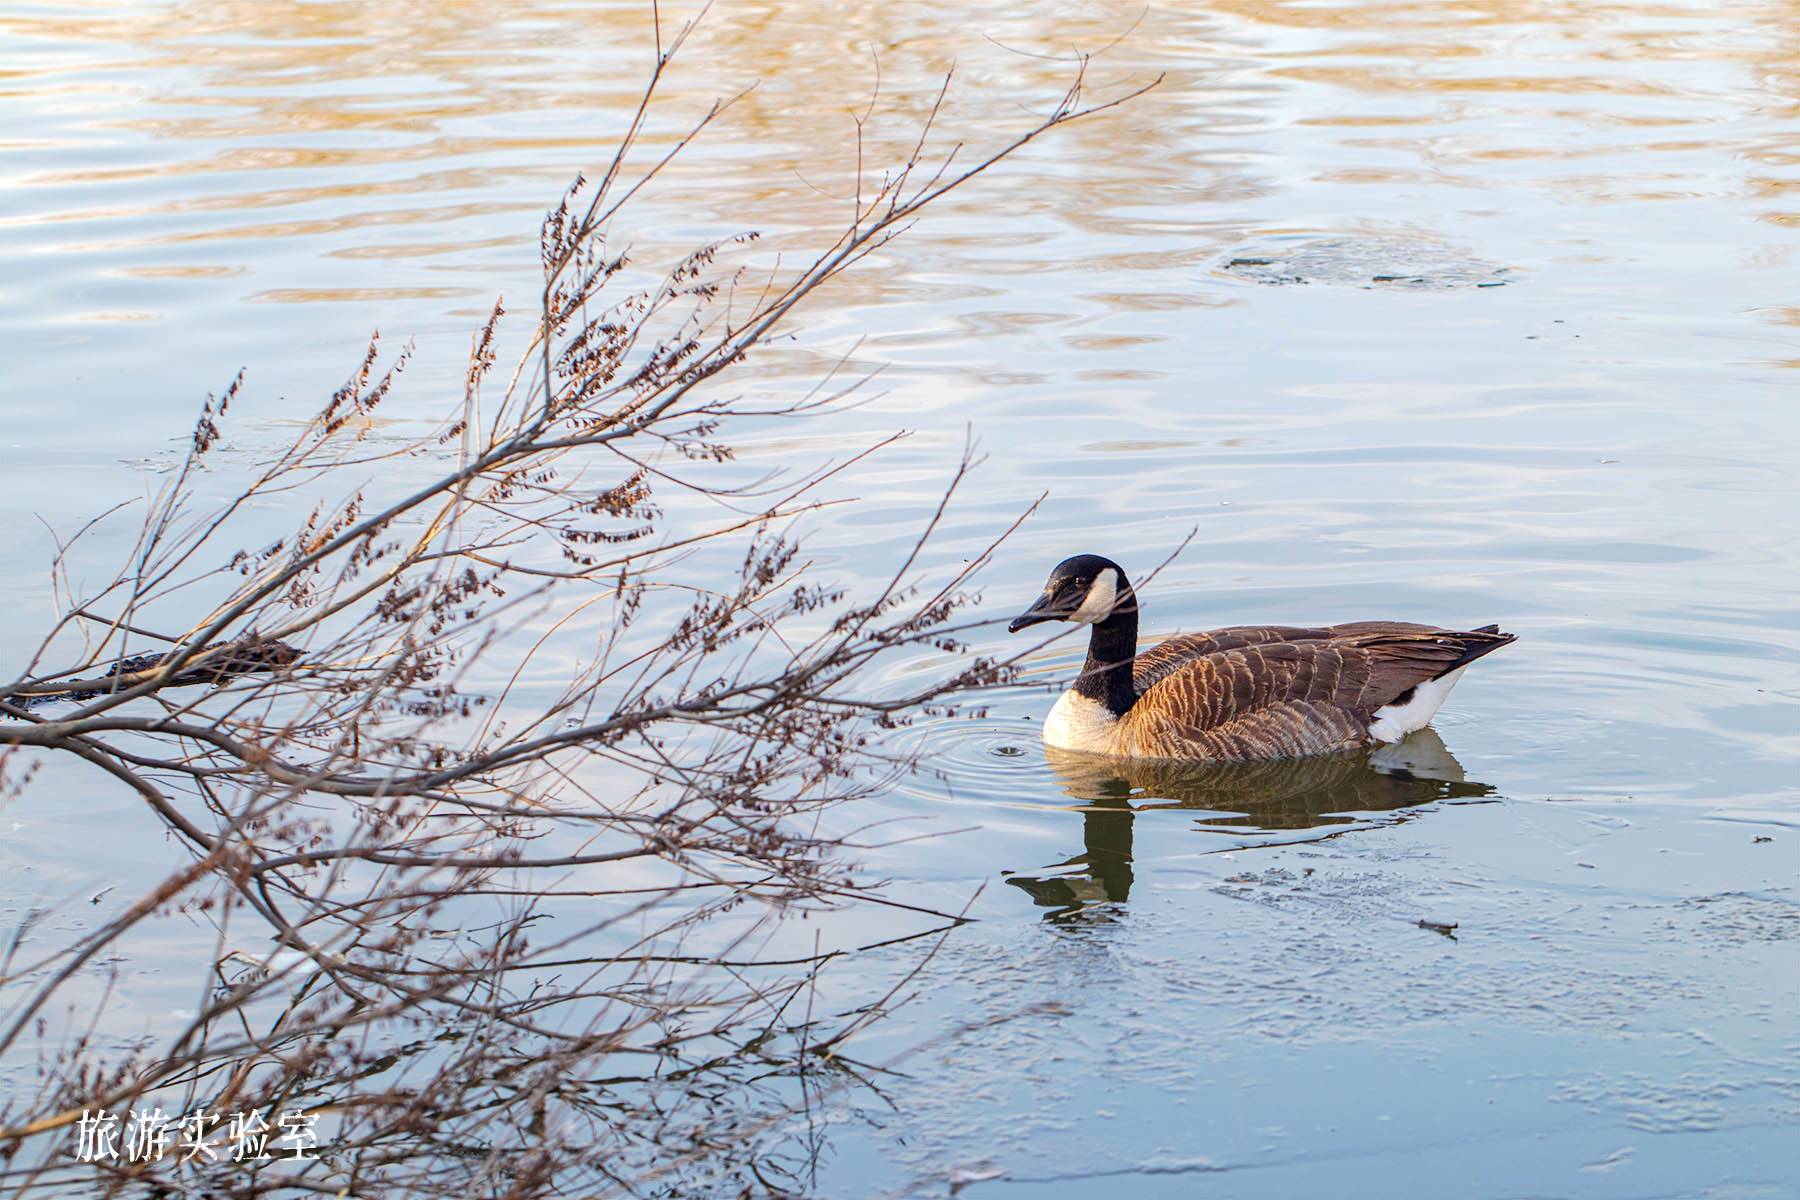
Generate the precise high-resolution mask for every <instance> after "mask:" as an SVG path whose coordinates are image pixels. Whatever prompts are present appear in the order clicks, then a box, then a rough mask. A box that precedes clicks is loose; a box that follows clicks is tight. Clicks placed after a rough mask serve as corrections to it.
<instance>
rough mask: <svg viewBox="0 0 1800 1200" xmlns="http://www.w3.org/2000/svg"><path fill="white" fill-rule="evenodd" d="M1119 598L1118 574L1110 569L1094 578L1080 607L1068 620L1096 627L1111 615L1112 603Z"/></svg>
mask: <svg viewBox="0 0 1800 1200" xmlns="http://www.w3.org/2000/svg"><path fill="white" fill-rule="evenodd" d="M1118 598H1119V573H1118V572H1117V571H1115V570H1113V569H1112V568H1111V567H1108V568H1106V570H1104V571H1102V572H1100V574H1098V575H1096V576H1095V577H1094V582H1093V583H1090V584H1089V585H1088V594H1087V596H1086V598H1085V599H1083V600H1082V602H1081V607H1080V608H1078V609H1076V610H1075V611H1074V612H1072V613H1070V614H1069V620H1071V621H1074V622H1076V623H1077V624H1080V625H1098V624H1099V623H1100V622H1102V621H1104V620H1106V618H1108V617H1110V616H1111V615H1112V610H1113V602H1114V601H1115V600H1117V599H1118Z"/></svg>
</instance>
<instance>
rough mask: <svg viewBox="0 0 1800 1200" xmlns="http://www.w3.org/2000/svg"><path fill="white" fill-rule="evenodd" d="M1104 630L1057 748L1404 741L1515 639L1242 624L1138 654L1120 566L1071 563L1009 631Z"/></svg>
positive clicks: (1273, 749)
mask: <svg viewBox="0 0 1800 1200" xmlns="http://www.w3.org/2000/svg"><path fill="white" fill-rule="evenodd" d="M1042 621H1074V622H1076V623H1078V624H1082V625H1088V626H1091V627H1092V633H1091V634H1090V636H1089V639H1088V654H1087V663H1086V665H1085V666H1083V668H1082V671H1081V675H1080V676H1079V677H1078V678H1077V679H1076V680H1075V683H1074V686H1072V687H1071V688H1070V689H1069V690H1068V691H1066V692H1064V693H1063V694H1062V697H1061V698H1060V699H1059V700H1057V702H1056V706H1055V707H1054V708H1052V709H1051V710H1050V715H1049V716H1048V717H1046V718H1044V742H1045V743H1046V744H1047V745H1050V746H1054V747H1057V748H1059V749H1063V750H1076V751H1081V752H1083V753H1088V754H1104V755H1110V756H1112V757H1115V758H1161V759H1186V760H1191V761H1200V762H1257V761H1263V760H1268V759H1277V758H1298V757H1301V756H1303V755H1311V754H1327V753H1330V752H1332V751H1335V750H1348V749H1353V748H1355V747H1358V746H1369V745H1374V744H1375V743H1378V742H1396V741H1399V740H1400V739H1401V738H1403V737H1405V736H1406V735H1407V734H1409V733H1412V732H1413V731H1414V730H1417V729H1423V728H1424V727H1425V724H1426V723H1427V722H1428V721H1430V720H1431V717H1432V714H1434V713H1436V712H1437V710H1438V706H1439V705H1441V704H1442V703H1443V702H1444V697H1445V696H1447V695H1449V694H1450V689H1451V688H1452V687H1454V686H1455V684H1456V681H1457V679H1458V677H1460V676H1461V675H1462V673H1463V668H1464V667H1466V666H1467V665H1468V664H1469V663H1471V662H1474V661H1475V660H1476V659H1478V658H1480V657H1481V656H1482V655H1484V654H1486V653H1488V652H1489V651H1492V650H1498V649H1499V648H1500V647H1502V646H1504V645H1506V644H1507V643H1509V642H1511V641H1513V640H1514V638H1513V635H1512V634H1510V633H1501V632H1500V629H1499V627H1498V626H1495V625H1487V626H1484V627H1482V628H1481V629H1476V630H1471V631H1468V632H1459V631H1457V630H1452V629H1437V628H1434V627H1433V626H1430V625H1412V624H1408V623H1406V622H1403V621H1354V622H1351V623H1350V624H1347V625H1326V626H1321V627H1319V628H1316V629H1307V628H1301V627H1298V626H1291V625H1239V626H1233V627H1231V628H1229V629H1215V630H1213V631H1212V632H1210V633H1190V634H1182V635H1180V636H1177V637H1172V638H1169V639H1168V640H1167V641H1164V642H1159V643H1158V644H1157V645H1155V646H1152V647H1151V648H1150V649H1148V650H1146V651H1145V652H1144V653H1142V654H1139V653H1138V652H1137V628H1138V605H1137V596H1136V595H1135V594H1134V593H1133V592H1132V590H1131V584H1130V582H1129V581H1128V580H1127V579H1126V578H1125V572H1124V571H1123V570H1122V569H1121V568H1120V566H1119V564H1118V563H1115V562H1113V561H1112V560H1111V559H1108V558H1102V557H1100V556H1099V555H1097V554H1078V555H1076V556H1075V557H1074V558H1068V559H1064V560H1063V561H1062V562H1060V563H1058V564H1057V565H1056V569H1055V570H1054V571H1051V572H1050V579H1049V582H1047V583H1045V584H1044V594H1043V595H1042V596H1039V597H1038V599H1037V602H1036V603H1035V604H1033V605H1032V606H1031V607H1030V608H1029V609H1028V610H1026V611H1025V612H1024V613H1021V614H1020V615H1019V616H1017V617H1014V618H1013V620H1012V623H1011V624H1010V625H1008V626H1007V629H1008V631H1009V632H1011V633H1017V632H1018V631H1019V630H1021V629H1024V628H1025V627H1026V626H1028V625H1036V624H1038V623H1039V622H1042Z"/></svg>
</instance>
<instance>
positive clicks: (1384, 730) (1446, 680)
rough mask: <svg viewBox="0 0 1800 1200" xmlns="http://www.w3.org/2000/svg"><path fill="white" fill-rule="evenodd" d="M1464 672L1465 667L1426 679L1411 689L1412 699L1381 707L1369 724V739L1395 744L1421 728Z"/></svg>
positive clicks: (1432, 715)
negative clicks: (1403, 702)
mask: <svg viewBox="0 0 1800 1200" xmlns="http://www.w3.org/2000/svg"><path fill="white" fill-rule="evenodd" d="M1466 670H1468V668H1467V667H1458V668H1456V670H1454V671H1451V672H1449V673H1448V674H1444V675H1439V676H1438V677H1437V678H1436V679H1428V680H1426V681H1425V682H1424V683H1421V684H1420V685H1419V686H1418V687H1416V688H1414V689H1413V694H1412V698H1411V699H1409V700H1408V701H1407V702H1406V703H1405V704H1384V705H1382V706H1381V707H1380V708H1378V709H1376V710H1375V719H1374V720H1373V721H1370V722H1369V736H1370V737H1372V738H1374V739H1375V740H1376V741H1378V742H1397V741H1399V740H1400V739H1401V738H1403V737H1405V736H1406V735H1407V734H1409V733H1414V732H1416V731H1418V730H1420V729H1423V728H1425V726H1427V725H1429V724H1430V723H1431V718H1432V717H1434V716H1436V715H1437V710H1438V709H1440V708H1442V707H1443V705H1444V698H1445V697H1446V696H1448V695H1449V694H1450V689H1451V688H1453V687H1455V686H1456V681H1457V680H1458V679H1461V678H1462V673H1463V672H1464V671H1466Z"/></svg>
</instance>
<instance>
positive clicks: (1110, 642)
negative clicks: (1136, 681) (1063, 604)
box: [1074, 591, 1138, 717]
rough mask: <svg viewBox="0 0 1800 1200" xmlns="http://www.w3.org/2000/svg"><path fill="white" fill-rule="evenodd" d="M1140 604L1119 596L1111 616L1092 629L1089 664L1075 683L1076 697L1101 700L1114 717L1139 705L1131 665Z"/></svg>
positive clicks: (1135, 652) (1089, 642)
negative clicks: (1138, 605) (1133, 684)
mask: <svg viewBox="0 0 1800 1200" xmlns="http://www.w3.org/2000/svg"><path fill="white" fill-rule="evenodd" d="M1137 628H1138V616H1137V601H1136V598H1135V597H1134V596H1132V594H1131V593H1130V592H1129V591H1127V592H1126V593H1125V594H1124V595H1122V596H1120V597H1119V600H1118V603H1117V604H1116V606H1115V607H1114V609H1113V612H1112V615H1111V616H1109V617H1107V618H1106V620H1104V621H1101V622H1100V623H1099V624H1097V625H1095V626H1094V627H1093V633H1092V634H1090V635H1089V637H1088V653H1087V663H1086V664H1085V665H1084V666H1083V667H1082V668H1081V677H1080V678H1079V679H1077V680H1076V681H1075V687H1074V691H1075V694H1076V695H1079V696H1086V697H1087V698H1088V699H1089V700H1098V701H1099V702H1100V703H1102V704H1104V705H1106V707H1107V709H1108V711H1110V712H1111V713H1112V715H1113V716H1115V717H1122V716H1124V715H1125V714H1126V712H1128V711H1129V710H1130V708H1131V706H1132V705H1133V704H1136V703H1137V689H1136V688H1135V687H1134V686H1132V682H1131V662H1132V660H1133V659H1134V658H1136V657H1137Z"/></svg>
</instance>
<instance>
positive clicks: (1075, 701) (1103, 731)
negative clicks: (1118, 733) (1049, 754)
mask: <svg viewBox="0 0 1800 1200" xmlns="http://www.w3.org/2000/svg"><path fill="white" fill-rule="evenodd" d="M1116 724H1118V718H1117V717H1114V716H1113V715H1112V713H1111V712H1110V711H1108V709H1107V707H1106V705H1104V704H1102V703H1100V702H1099V701H1098V700H1089V699H1088V698H1087V697H1086V696H1082V695H1078V694H1077V693H1075V692H1064V693H1063V694H1062V695H1061V696H1060V697H1059V698H1058V699H1057V701H1056V706H1055V707H1054V708H1052V709H1051V710H1050V715H1049V716H1047V717H1045V718H1044V745H1046V746H1055V747H1056V748H1057V749H1059V750H1081V751H1085V752H1087V753H1088V754H1105V753H1106V752H1107V748H1108V747H1109V746H1110V745H1111V743H1112V730H1113V726H1114V725H1116Z"/></svg>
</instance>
